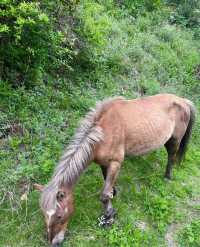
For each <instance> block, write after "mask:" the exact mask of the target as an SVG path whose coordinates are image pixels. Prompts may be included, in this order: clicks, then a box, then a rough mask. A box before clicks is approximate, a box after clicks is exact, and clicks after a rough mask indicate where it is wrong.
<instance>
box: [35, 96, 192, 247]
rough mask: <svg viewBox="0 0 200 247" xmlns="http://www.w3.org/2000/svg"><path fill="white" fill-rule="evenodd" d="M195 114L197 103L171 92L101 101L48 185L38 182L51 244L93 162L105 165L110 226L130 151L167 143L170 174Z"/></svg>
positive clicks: (105, 198)
mask: <svg viewBox="0 0 200 247" xmlns="http://www.w3.org/2000/svg"><path fill="white" fill-rule="evenodd" d="M194 119H195V108H194V106H193V104H192V102H191V101H189V100H187V99H184V98H180V97H177V96H175V95H171V94H159V95H155V96H150V97H146V98H141V99H134V100H125V99H124V98H121V97H119V98H113V99H109V100H105V101H103V102H101V103H99V104H98V105H97V106H96V108H95V109H94V110H92V111H91V112H89V113H88V115H87V116H86V117H85V119H84V120H83V121H82V123H81V125H80V128H79V129H78V130H77V132H76V134H75V136H74V138H73V139H72V141H71V144H70V145H69V146H68V148H67V149H66V151H65V152H64V155H63V157H62V158H61V160H60V162H59V163H58V165H57V167H56V169H55V171H54V174H53V177H52V179H51V181H50V182H49V184H48V185H47V186H45V187H44V188H43V186H40V185H37V188H38V189H39V190H41V191H42V195H41V201H40V204H41V208H42V211H43V213H44V216H45V219H46V225H47V232H48V239H49V241H50V243H51V244H52V246H58V245H59V244H60V243H61V242H62V241H63V239H64V234H65V231H66V227H67V224H68V221H69V218H70V216H71V215H72V213H73V211H74V206H73V186H74V184H75V183H76V181H77V179H78V178H79V176H80V174H81V173H82V172H83V171H84V170H85V169H86V167H87V166H88V164H89V163H91V162H92V161H95V162H96V163H97V164H99V165H100V167H101V169H102V173H103V176H104V179H105V183H104V187H103V190H102V194H101V201H102V203H103V206H104V214H103V216H102V217H101V218H100V225H110V224H112V223H113V221H114V216H115V210H114V209H113V207H112V203H111V200H112V198H113V196H114V195H115V192H116V191H115V189H114V184H115V181H116V178H117V175H118V173H119V170H120V168H121V164H122V162H123V160H124V157H125V155H126V154H131V155H143V154H145V153H148V152H150V151H153V150H155V149H158V148H160V147H162V146H165V147H166V149H167V153H168V162H167V168H166V172H165V177H166V178H171V171H172V166H173V164H174V162H175V161H178V162H180V161H181V160H182V159H183V156H184V153H185V151H186V146H187V144H188V141H189V137H190V134H191V130H192V125H193V123H194Z"/></svg>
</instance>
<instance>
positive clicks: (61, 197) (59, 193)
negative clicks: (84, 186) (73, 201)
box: [56, 190, 66, 202]
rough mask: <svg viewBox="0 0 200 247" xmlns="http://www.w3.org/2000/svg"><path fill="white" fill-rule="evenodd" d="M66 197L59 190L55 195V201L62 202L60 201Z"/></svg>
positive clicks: (63, 192)
mask: <svg viewBox="0 0 200 247" xmlns="http://www.w3.org/2000/svg"><path fill="white" fill-rule="evenodd" d="M65 197H66V193H65V191H63V190H59V191H58V192H57V195H56V199H57V201H58V202H62V200H63V199H64V198H65Z"/></svg>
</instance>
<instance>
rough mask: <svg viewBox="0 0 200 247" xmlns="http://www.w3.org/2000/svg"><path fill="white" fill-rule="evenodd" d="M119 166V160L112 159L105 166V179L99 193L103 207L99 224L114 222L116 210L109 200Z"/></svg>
mask: <svg viewBox="0 0 200 247" xmlns="http://www.w3.org/2000/svg"><path fill="white" fill-rule="evenodd" d="M120 166H121V164H120V163H119V162H116V161H112V162H111V163H110V165H109V166H108V167H107V171H106V179H105V183H104V188H103V191H102V194H101V201H102V203H103V207H104V214H103V216H102V217H101V218H100V223H99V225H101V226H107V225H111V224H112V223H113V222H114V217H115V215H116V211H115V210H114V208H113V207H112V203H111V200H112V198H113V187H114V183H115V181H116V178H117V175H118V173H119V169H120Z"/></svg>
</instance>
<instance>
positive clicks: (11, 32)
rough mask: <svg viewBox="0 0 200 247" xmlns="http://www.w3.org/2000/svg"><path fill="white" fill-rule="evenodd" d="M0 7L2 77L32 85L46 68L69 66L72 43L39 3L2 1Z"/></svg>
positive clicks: (15, 83)
mask: <svg viewBox="0 0 200 247" xmlns="http://www.w3.org/2000/svg"><path fill="white" fill-rule="evenodd" d="M0 7H1V23H0V35H1V47H0V57H1V61H0V66H1V67H0V69H1V75H0V79H2V80H4V81H9V82H12V84H14V85H19V84H22V83H25V84H26V85H29V84H34V83H35V82H36V81H37V80H39V79H41V78H42V76H43V73H44V72H45V71H49V72H52V71H53V70H57V69H59V68H60V67H64V69H69V68H70V66H69V62H70V59H71V50H70V46H69V43H68V42H67V40H66V37H65V36H64V34H63V33H62V32H61V31H57V30H56V31H55V30H54V28H53V24H52V21H51V19H50V18H49V16H48V14H47V13H45V12H43V11H42V9H41V7H40V3H39V2H25V1H13V0H3V1H2V2H1V4H0ZM30 82H31V83H30Z"/></svg>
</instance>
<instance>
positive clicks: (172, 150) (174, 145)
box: [165, 137, 179, 179]
mask: <svg viewBox="0 0 200 247" xmlns="http://www.w3.org/2000/svg"><path fill="white" fill-rule="evenodd" d="M165 147H166V149H167V154H168V161H167V168H166V172H165V177H166V178H168V179H171V176H172V167H173V165H174V163H175V162H176V153H177V150H178V148H179V142H178V140H177V139H176V138H174V137H171V138H170V139H169V140H168V142H167V143H166V144H165Z"/></svg>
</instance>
